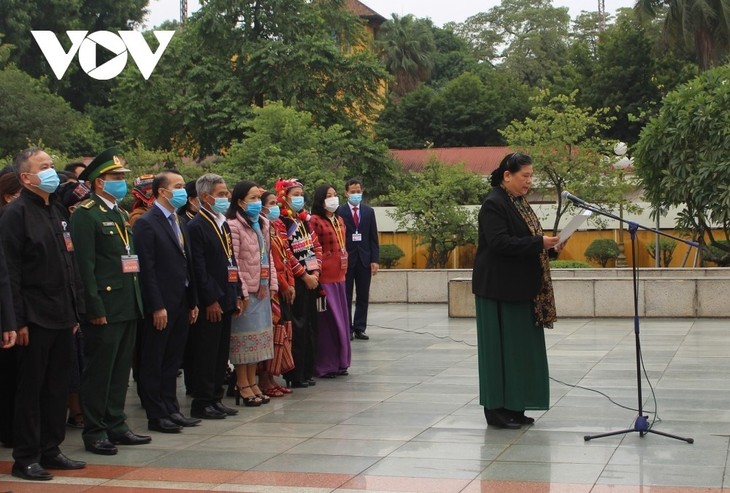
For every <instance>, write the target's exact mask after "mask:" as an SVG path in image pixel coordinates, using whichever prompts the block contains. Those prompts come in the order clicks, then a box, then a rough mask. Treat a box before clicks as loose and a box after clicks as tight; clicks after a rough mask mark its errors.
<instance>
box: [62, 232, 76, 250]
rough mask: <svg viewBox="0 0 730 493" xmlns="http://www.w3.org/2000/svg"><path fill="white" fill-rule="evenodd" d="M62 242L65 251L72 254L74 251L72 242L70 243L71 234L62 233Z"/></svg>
mask: <svg viewBox="0 0 730 493" xmlns="http://www.w3.org/2000/svg"><path fill="white" fill-rule="evenodd" d="M63 241H64V242H65V243H66V251H67V252H73V251H74V242H73V241H71V233H69V232H68V231H66V232H64V233H63Z"/></svg>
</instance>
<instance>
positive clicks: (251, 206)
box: [245, 200, 261, 219]
mask: <svg viewBox="0 0 730 493" xmlns="http://www.w3.org/2000/svg"><path fill="white" fill-rule="evenodd" d="M245 212H246V215H247V216H248V217H249V219H256V218H257V217H259V214H260V213H261V201H260V200H257V201H256V202H247V203H246V209H245Z"/></svg>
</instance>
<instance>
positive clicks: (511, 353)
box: [476, 296, 550, 411]
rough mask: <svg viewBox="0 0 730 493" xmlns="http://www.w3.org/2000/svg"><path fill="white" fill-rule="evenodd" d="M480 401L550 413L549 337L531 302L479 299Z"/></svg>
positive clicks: (515, 408) (487, 406)
mask: <svg viewBox="0 0 730 493" xmlns="http://www.w3.org/2000/svg"><path fill="white" fill-rule="evenodd" d="M476 308H477V344H478V354H479V403H480V404H481V405H482V406H484V407H485V408H487V409H499V408H502V407H503V408H506V409H511V410H514V411H521V410H525V409H548V406H549V404H550V382H549V374H548V362H547V351H546V349H545V333H544V329H543V328H542V327H537V326H535V315H534V312H533V310H532V301H516V302H508V301H496V300H492V299H487V298H482V297H479V296H477V297H476Z"/></svg>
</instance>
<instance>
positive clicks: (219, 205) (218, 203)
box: [210, 197, 231, 214]
mask: <svg viewBox="0 0 730 493" xmlns="http://www.w3.org/2000/svg"><path fill="white" fill-rule="evenodd" d="M230 205H231V201H230V200H228V197H216V198H215V202H213V205H211V206H210V208H211V209H213V212H216V213H218V214H225V213H226V211H227V210H228V206H230Z"/></svg>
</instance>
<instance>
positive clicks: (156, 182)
mask: <svg viewBox="0 0 730 493" xmlns="http://www.w3.org/2000/svg"><path fill="white" fill-rule="evenodd" d="M168 174H171V175H179V176H182V174H181V173H180V172H179V171H178V170H176V169H166V170H163V171H160V172H159V173H157V174H156V175H155V178H154V179H153V180H152V196H153V197H155V198H157V197H159V193H160V188H167V184H168V183H169V182H170V180H169V179H168V178H167V175H168Z"/></svg>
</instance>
